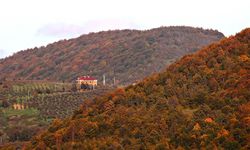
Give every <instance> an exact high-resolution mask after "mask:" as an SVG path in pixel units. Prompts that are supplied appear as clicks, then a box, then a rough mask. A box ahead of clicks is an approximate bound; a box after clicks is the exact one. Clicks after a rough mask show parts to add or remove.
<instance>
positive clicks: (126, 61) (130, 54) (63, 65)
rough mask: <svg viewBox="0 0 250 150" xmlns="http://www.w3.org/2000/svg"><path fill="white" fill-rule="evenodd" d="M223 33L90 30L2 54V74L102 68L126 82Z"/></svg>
mask: <svg viewBox="0 0 250 150" xmlns="http://www.w3.org/2000/svg"><path fill="white" fill-rule="evenodd" d="M223 37H224V36H223V34H222V33H220V32H218V31H214V30H204V29H201V28H192V27H181V26H180V27H161V28H156V29H152V30H147V31H138V30H115V31H103V32H98V33H90V34H86V35H82V36H80V37H78V38H75V39H69V40H61V41H58V42H55V43H52V44H48V45H47V46H46V47H45V46H42V47H39V48H33V49H28V50H24V51H20V52H18V53H16V54H14V55H13V56H11V57H8V58H5V59H1V60H0V80H1V79H2V78H6V79H11V80H19V79H20V80H24V79H25V80H50V81H73V80H75V79H76V78H77V77H79V76H82V75H91V76H94V77H96V78H98V80H101V79H102V76H103V74H105V75H106V79H107V84H110V83H111V82H112V83H113V77H115V78H116V82H117V84H119V85H121V84H122V85H127V84H131V83H133V82H135V81H136V80H141V79H143V78H144V77H146V76H148V75H150V74H152V73H153V72H158V71H160V70H162V69H164V68H165V67H166V65H168V64H170V63H172V62H174V61H175V60H176V59H177V58H180V57H181V56H183V55H185V54H190V53H193V52H195V51H197V50H198V49H200V48H201V47H203V46H205V45H208V44H210V43H212V42H215V41H218V40H220V39H221V38H223ZM243 59H244V57H243Z"/></svg>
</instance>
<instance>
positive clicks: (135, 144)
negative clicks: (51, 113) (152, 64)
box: [26, 29, 250, 149]
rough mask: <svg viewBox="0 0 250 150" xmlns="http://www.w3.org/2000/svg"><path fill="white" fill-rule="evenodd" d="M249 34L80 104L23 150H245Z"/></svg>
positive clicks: (249, 85) (249, 92) (249, 83)
mask: <svg viewBox="0 0 250 150" xmlns="http://www.w3.org/2000/svg"><path fill="white" fill-rule="evenodd" d="M248 58H250V29H245V30H243V31H242V32H241V33H239V34H237V35H236V36H231V37H229V38H227V39H224V40H222V41H220V42H219V43H215V44H212V45H210V46H208V47H206V48H204V49H202V50H200V51H199V52H197V53H195V54H193V55H187V56H184V57H183V58H182V59H181V60H180V61H178V62H176V63H174V64H172V65H170V66H169V67H168V68H167V69H166V70H165V71H163V72H162V73H159V74H155V75H152V76H150V77H148V78H146V79H145V80H143V81H141V82H139V83H138V84H136V85H131V86H129V87H126V88H124V89H117V90H116V91H114V92H112V93H110V94H107V95H105V96H103V97H99V98H95V99H93V100H88V101H85V103H83V104H82V106H81V108H80V109H79V110H78V111H76V112H75V114H74V115H73V116H72V118H71V119H66V120H62V121H61V120H59V121H58V120H57V121H55V122H54V123H53V124H52V125H51V126H50V127H49V128H48V130H46V131H44V133H42V134H40V135H37V136H36V137H34V138H33V139H32V140H31V142H30V143H29V144H28V145H26V149H34V148H36V149H43V148H44V147H47V148H51V149H56V148H58V146H60V147H59V148H62V149H240V148H242V149H248V148H249V146H250V145H249V143H250V142H249V138H250V137H249V120H250V119H249V117H250V116H249V112H250V110H249V106H250V105H249V104H250V101H249V100H250V99H249V98H250V80H249V79H250V78H249V77H250V76H249V75H250V68H249V67H250V61H249V59H248Z"/></svg>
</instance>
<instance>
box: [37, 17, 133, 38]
mask: <svg viewBox="0 0 250 150" xmlns="http://www.w3.org/2000/svg"><path fill="white" fill-rule="evenodd" d="M137 28H138V26H137V25H136V24H135V23H134V22H133V21H130V20H122V19H103V20H92V21H88V22H86V23H84V24H81V25H78V24H67V23H51V24H47V25H45V26H42V27H41V28H40V29H39V30H38V31H37V35H39V36H51V37H65V38H67V37H73V36H79V35H81V34H85V33H89V32H97V31H103V30H113V29H137Z"/></svg>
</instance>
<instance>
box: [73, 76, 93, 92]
mask: <svg viewBox="0 0 250 150" xmlns="http://www.w3.org/2000/svg"><path fill="white" fill-rule="evenodd" d="M76 82H77V84H78V85H80V87H81V89H94V88H95V87H96V86H97V79H96V78H94V77H90V76H83V77H78V78H77V80H76Z"/></svg>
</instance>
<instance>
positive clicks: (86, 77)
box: [78, 76, 96, 80]
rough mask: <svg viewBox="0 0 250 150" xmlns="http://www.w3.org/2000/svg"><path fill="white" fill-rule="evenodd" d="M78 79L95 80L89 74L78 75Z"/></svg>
mask: <svg viewBox="0 0 250 150" xmlns="http://www.w3.org/2000/svg"><path fill="white" fill-rule="evenodd" d="M78 80H96V78H94V77H90V76H83V77H79V78H78Z"/></svg>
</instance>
